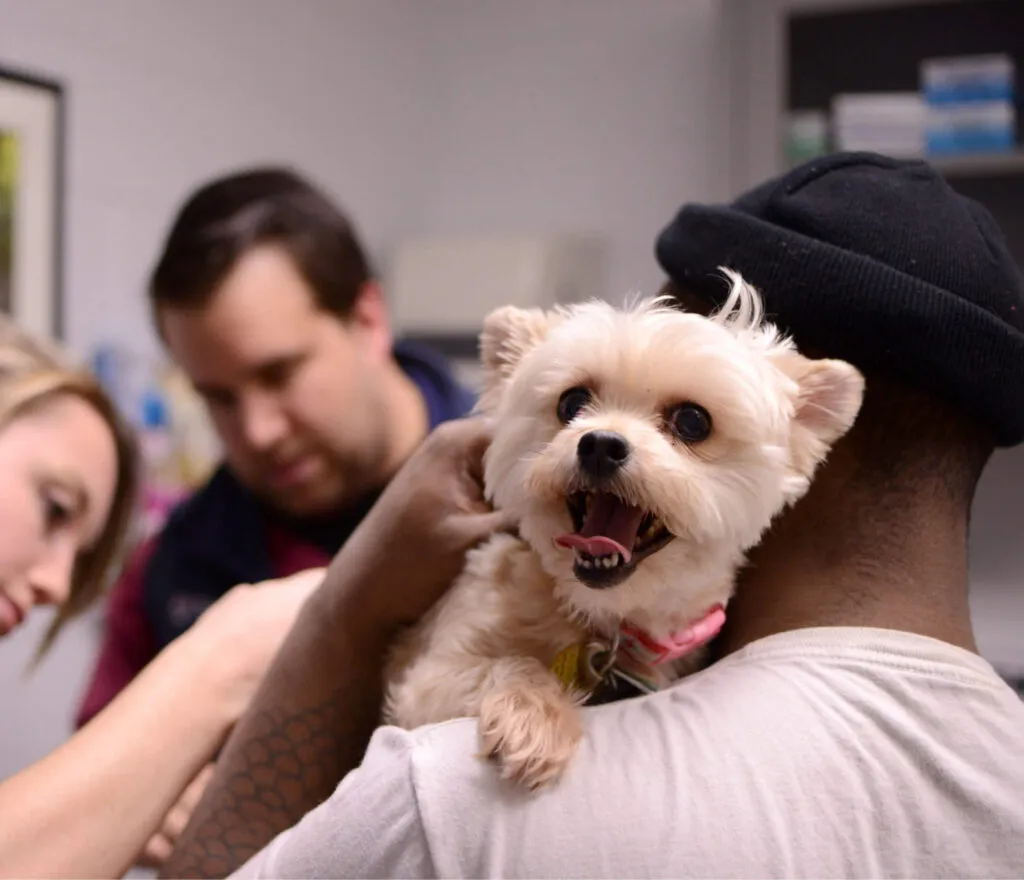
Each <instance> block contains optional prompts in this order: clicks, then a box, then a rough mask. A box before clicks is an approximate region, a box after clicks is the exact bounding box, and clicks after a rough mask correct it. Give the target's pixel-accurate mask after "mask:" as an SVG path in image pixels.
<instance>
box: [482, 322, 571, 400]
mask: <svg viewBox="0 0 1024 880" xmlns="http://www.w3.org/2000/svg"><path fill="white" fill-rule="evenodd" d="M556 321H557V315H556V314H555V313H553V312H545V311H542V310H541V309H521V308H518V307H517V306H502V307H501V308H498V309H495V310H494V311H493V312H491V313H490V314H489V315H488V316H487V317H486V318H485V319H484V327H483V331H482V332H481V334H480V362H481V365H482V366H483V371H484V377H483V379H484V382H483V392H482V393H481V395H480V404H479V405H478V409H479V410H481V411H483V412H488V411H491V410H493V408H494V407H495V406H496V404H497V402H498V399H499V398H500V396H501V393H502V390H503V388H504V386H505V383H506V382H507V381H508V379H509V377H510V376H511V375H512V373H513V372H514V371H515V369H516V367H517V366H518V365H519V362H520V361H521V360H522V358H523V355H525V354H526V353H527V352H528V351H529V350H530V349H531V348H533V347H534V346H535V345H538V344H539V343H540V342H542V341H543V340H544V338H545V337H546V336H547V335H548V331H549V330H550V329H551V327H552V326H553V325H554V324H555V323H556Z"/></svg>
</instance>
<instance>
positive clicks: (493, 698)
mask: <svg viewBox="0 0 1024 880" xmlns="http://www.w3.org/2000/svg"><path fill="white" fill-rule="evenodd" d="M545 684H547V683H545ZM582 735H583V730H582V727H581V725H580V717H579V712H578V710H577V708H576V706H575V705H573V703H572V701H571V700H569V699H567V698H566V696H565V693H564V692H563V691H562V690H561V688H560V687H558V685H557V683H555V685H554V686H552V687H548V686H541V687H537V683H536V682H528V683H513V682H509V683H508V684H507V685H506V686H504V687H502V688H500V689H497V690H494V691H492V692H491V693H489V694H487V696H486V697H485V698H484V700H483V703H482V705H481V710H480V738H481V740H482V744H483V753H484V754H485V755H487V756H488V757H490V758H493V759H494V760H495V761H497V763H498V764H499V766H500V767H501V775H502V776H503V777H505V778H506V779H511V780H513V781H514V782H517V783H520V784H522V785H525V786H526V787H528V788H530V789H538V788H541V787H543V786H545V785H548V784H549V783H552V782H554V781H556V780H557V779H558V778H559V777H560V776H561V775H562V773H563V771H564V770H565V768H566V767H567V766H568V764H569V761H570V760H571V759H572V757H573V755H574V754H575V753H576V746H577V744H578V743H579V741H580V738H581V736H582Z"/></svg>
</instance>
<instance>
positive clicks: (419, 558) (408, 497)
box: [325, 418, 509, 636]
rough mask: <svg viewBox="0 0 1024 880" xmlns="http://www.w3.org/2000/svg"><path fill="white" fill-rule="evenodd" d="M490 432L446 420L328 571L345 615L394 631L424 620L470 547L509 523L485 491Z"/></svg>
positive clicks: (479, 424)
mask: <svg viewBox="0 0 1024 880" xmlns="http://www.w3.org/2000/svg"><path fill="white" fill-rule="evenodd" d="M489 443H490V431H489V429H488V428H487V426H486V424H485V423H484V421H483V420H482V419H479V418H469V419H460V420H458V421H453V422H446V423H444V424H442V425H440V426H439V427H438V428H437V429H435V430H434V431H433V432H432V433H431V434H430V435H429V436H428V437H427V438H426V439H425V440H424V441H423V442H422V443H421V444H420V445H419V447H417V449H416V451H415V452H414V453H413V454H412V455H411V456H410V457H409V459H408V460H407V461H406V462H405V464H404V465H403V466H402V468H401V469H400V470H399V471H398V473H397V474H396V475H395V477H394V478H393V479H392V480H391V482H390V483H389V484H388V487H387V489H385V491H384V493H383V494H382V495H381V497H380V499H379V500H378V501H377V503H376V504H375V505H374V507H373V509H372V510H371V511H370V513H369V514H367V516H366V517H365V518H364V519H363V521H362V522H361V523H360V524H359V526H358V528H357V529H356V531H355V532H354V533H353V534H352V536H351V537H350V538H349V539H348V541H347V542H346V543H345V546H344V547H343V548H342V550H341V552H339V553H338V555H337V556H336V557H335V559H334V561H333V562H332V563H331V566H330V568H329V569H328V574H327V577H326V580H325V594H328V595H329V594H330V592H333V594H334V600H335V601H336V602H337V603H338V605H337V606H336V608H337V611H338V613H339V615H343V616H344V619H346V620H349V621H351V620H353V619H355V620H358V621H359V623H360V625H361V626H363V627H370V628H373V629H374V630H376V631H377V632H379V633H381V634H382V635H384V636H388V635H390V634H392V633H394V632H395V631H397V630H398V629H400V628H401V627H404V626H408V625H411V624H414V623H416V621H418V620H419V619H420V618H421V617H422V616H423V615H424V614H426V612H427V611H428V610H429V609H430V607H431V606H432V605H433V604H434V603H435V602H436V601H437V600H438V599H439V598H440V597H441V595H442V594H443V593H444V592H445V591H446V590H447V589H448V587H449V586H451V584H452V582H453V581H454V580H455V579H456V577H458V575H459V573H460V572H461V571H462V567H463V564H464V561H465V555H466V552H467V551H468V550H470V549H472V548H473V547H474V546H475V545H477V544H479V543H480V542H482V541H484V540H486V539H487V538H488V537H490V536H491V535H492V534H494V533H495V532H498V531H501V530H502V529H504V528H506V527H508V525H509V523H508V522H507V519H506V517H505V516H504V514H502V513H501V512H499V511H494V510H492V509H491V507H490V505H489V504H488V503H487V501H486V500H485V499H484V493H483V456H484V452H485V451H486V449H487V446H488V444H489Z"/></svg>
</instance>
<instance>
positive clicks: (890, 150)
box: [783, 0, 1024, 177]
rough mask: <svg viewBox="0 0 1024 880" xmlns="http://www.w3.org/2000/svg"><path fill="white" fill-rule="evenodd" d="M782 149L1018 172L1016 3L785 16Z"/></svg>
mask: <svg viewBox="0 0 1024 880" xmlns="http://www.w3.org/2000/svg"><path fill="white" fill-rule="evenodd" d="M784 45H785V66H786V81H785V85H784V92H785V94H784V101H783V105H784V109H785V111H786V116H785V118H784V120H783V126H784V131H783V138H784V152H785V155H786V160H787V162H788V163H789V164H795V163H796V162H799V161H802V160H804V159H806V158H809V157H813V156H814V155H817V154H821V153H825V152H831V151H833V150H872V151H875V152H880V153H886V154H889V155H892V156H896V157H900V158H925V159H927V160H929V161H931V162H932V163H933V164H935V165H936V166H937V167H939V168H941V169H942V170H943V171H944V172H947V173H948V174H949V175H950V176H953V175H956V176H960V177H962V176H972V175H994V176H1005V175H1013V174H1017V173H1019V172H1021V171H1024V143H1022V142H1021V137H1020V134H1019V131H1020V114H1021V111H1022V109H1024V93H1022V90H1021V89H1020V88H1019V87H1018V79H1019V77H1020V74H1021V70H1022V67H1024V2H1021V0H972V2H970V3H951V2H931V3H927V2H925V3H922V2H914V3H908V2H902V3H901V2H898V0H891V2H888V3H885V2H880V3H876V2H872V3H864V4H862V5H861V6H860V7H859V8H858V7H857V5H856V3H853V2H852V3H850V4H849V5H847V6H845V7H844V8H841V9H834V8H801V9H798V10H795V11H792V12H791V13H790V14H789V15H788V16H787V21H786V39H785V41H784Z"/></svg>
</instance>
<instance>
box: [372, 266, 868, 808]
mask: <svg viewBox="0 0 1024 880" xmlns="http://www.w3.org/2000/svg"><path fill="white" fill-rule="evenodd" d="M723 271H724V272H725V273H726V275H727V277H728V278H729V280H730V282H731V291H730V295H729V298H728V300H727V302H726V303H725V305H724V306H723V307H722V308H721V309H720V310H719V311H718V312H717V313H716V314H714V315H712V316H711V317H704V316H701V315H696V314H691V313H686V312H684V311H680V310H678V309H677V308H674V307H672V306H671V305H670V302H669V301H668V300H665V299H655V300H647V301H644V302H641V303H639V304H637V305H636V306H634V307H632V308H627V309H625V310H619V309H616V308H613V307H612V306H610V305H608V304H606V303H603V302H588V303H585V304H580V305H574V306H570V307H566V308H559V309H556V310H554V311H550V312H543V311H539V310H523V309H519V308H513V307H506V308H502V309H498V310H497V311H495V312H493V313H492V314H491V315H490V316H489V317H488V318H487V320H486V322H485V325H484V329H483V333H482V336H481V355H482V363H483V367H484V371H485V380H484V391H483V394H482V395H481V400H480V405H479V409H480V411H481V412H482V413H483V414H484V415H485V416H486V417H487V418H490V419H491V420H492V421H493V440H492V443H491V446H490V448H489V449H488V451H487V453H486V457H485V460H484V483H485V488H486V492H487V496H488V498H489V499H490V500H492V501H493V503H494V504H495V506H497V507H499V508H502V509H504V510H506V511H508V512H510V513H511V514H512V516H513V519H514V521H515V522H517V523H518V529H519V535H518V536H512V535H508V534H501V535H496V536H494V537H493V538H491V539H490V540H489V541H488V542H487V543H486V544H484V545H483V546H481V547H479V548H477V549H476V550H474V551H473V552H472V553H471V554H470V556H469V557H468V559H467V564H466V568H465V570H464V572H463V574H462V576H461V578H460V579H459V580H458V581H457V582H456V583H455V585H454V586H453V587H452V589H451V591H450V592H449V593H448V594H447V595H446V596H445V597H444V598H443V599H442V600H441V601H440V602H439V603H438V604H437V605H436V606H435V607H434V609H432V611H431V612H430V613H429V614H428V615H427V617H426V618H424V620H423V621H422V622H421V623H420V624H419V625H418V626H417V627H415V628H414V629H412V630H410V631H409V632H408V633H406V634H405V635H404V636H403V638H402V639H401V640H400V642H399V643H398V644H397V645H396V647H395V649H394V652H393V655H392V657H391V662H390V665H389V669H388V672H387V700H386V707H385V717H384V720H385V722H387V723H391V724H397V725H399V726H401V727H405V728H413V727H417V726H419V725H421V724H427V723H432V722H439V721H443V720H446V719H450V718H455V717H464V716H475V717H479V723H480V733H481V740H482V746H483V753H484V754H485V755H488V756H490V757H492V758H494V759H496V760H497V761H498V762H499V764H500V765H501V767H502V772H503V775H504V776H505V777H506V778H510V779H514V780H516V781H518V782H521V783H523V784H525V785H527V786H529V787H531V788H535V787H538V786H541V785H544V784H545V783H548V782H551V781H553V780H555V779H557V778H558V776H559V775H560V774H561V772H562V771H563V769H564V768H565V766H566V765H567V763H568V762H569V760H570V759H571V757H572V755H573V753H574V751H575V748H576V745H577V743H578V741H579V739H580V737H581V735H582V728H581V723H580V717H579V706H580V704H581V703H582V702H583V701H584V700H585V699H586V697H587V695H588V693H589V690H588V687H587V686H586V683H585V681H584V676H583V675H582V673H581V674H579V675H576V676H575V677H572V676H570V681H569V682H568V686H567V682H566V681H564V680H563V678H560V677H559V675H557V674H556V673H555V671H553V667H555V666H557V665H558V663H559V662H560V658H564V657H565V653H564V652H565V651H566V649H569V650H573V649H575V648H578V647H579V646H585V645H587V644H588V643H591V642H592V641H593V640H594V639H595V638H596V639H599V640H603V642H602V643H603V644H606V645H610V646H611V652H612V654H616V653H618V654H619V655H626V657H627V658H629V659H631V660H632V661H634V662H640V663H642V664H646V666H647V668H648V669H649V668H652V667H656V668H657V670H658V671H659V672H660V673H661V676H662V679H663V682H665V681H670V680H672V679H675V678H678V677H679V676H680V675H682V674H685V672H687V671H692V669H693V668H695V664H694V656H695V655H694V653H693V652H694V651H695V650H696V649H698V648H699V647H700V646H701V645H702V644H703V643H705V642H707V641H708V640H709V639H710V638H711V637H713V636H714V635H715V633H716V632H717V631H718V629H719V628H720V627H721V625H722V622H723V621H724V608H725V605H726V603H727V602H728V600H729V598H730V596H731V594H732V591H733V581H734V578H735V574H736V571H737V568H738V566H740V565H741V563H742V562H743V559H744V553H745V551H747V550H748V549H749V548H750V547H752V546H753V545H754V544H756V543H757V542H758V540H759V539H760V537H761V535H762V533H763V532H764V531H765V529H766V528H767V527H768V525H769V523H770V522H771V520H772V519H773V517H775V515H776V514H778V513H779V512H780V511H781V510H782V509H783V508H784V507H786V505H788V504H791V503H792V502H793V501H795V500H796V499H798V498H799V497H800V496H802V495H803V494H804V492H805V491H806V490H807V488H808V486H809V484H810V480H811V477H812V474H813V472H814V470H815V468H816V467H817V466H818V464H819V463H820V462H821V461H822V460H823V459H824V457H825V455H826V453H827V452H828V450H829V449H830V448H831V445H832V444H833V443H834V442H835V441H836V440H837V439H838V438H839V437H841V436H842V435H843V434H844V433H845V432H846V431H847V430H848V429H849V428H850V426H851V425H852V424H853V421H854V419H855V417H856V415H857V412H858V410H859V409H860V405H861V398H862V396H863V389H864V380H863V378H862V376H861V374H860V373H859V372H858V371H857V370H856V369H854V368H853V367H852V366H850V365H849V364H847V363H844V362H842V361H836V360H810V359H808V358H806V357H803V356H801V355H800V354H798V353H797V351H796V349H795V347H794V346H793V344H792V343H791V342H790V341H789V340H788V339H786V338H784V337H783V336H782V335H780V333H779V332H778V331H777V329H776V328H775V327H774V326H772V325H771V324H769V323H766V322H765V321H764V320H763V310H762V304H761V300H760V297H759V295H758V293H757V292H756V291H755V290H754V289H753V288H751V287H750V286H748V285H747V284H746V283H744V281H743V280H742V279H741V278H740V277H739V276H738V275H737V274H735V273H733V272H730V271H728V270H724V269H723ZM699 653H700V652H699V651H698V652H697V654H698V655H699ZM563 665H564V664H563ZM562 671H563V672H564V669H563V670H562ZM598 674H600V671H599V673H598ZM591 685H593V682H591Z"/></svg>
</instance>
